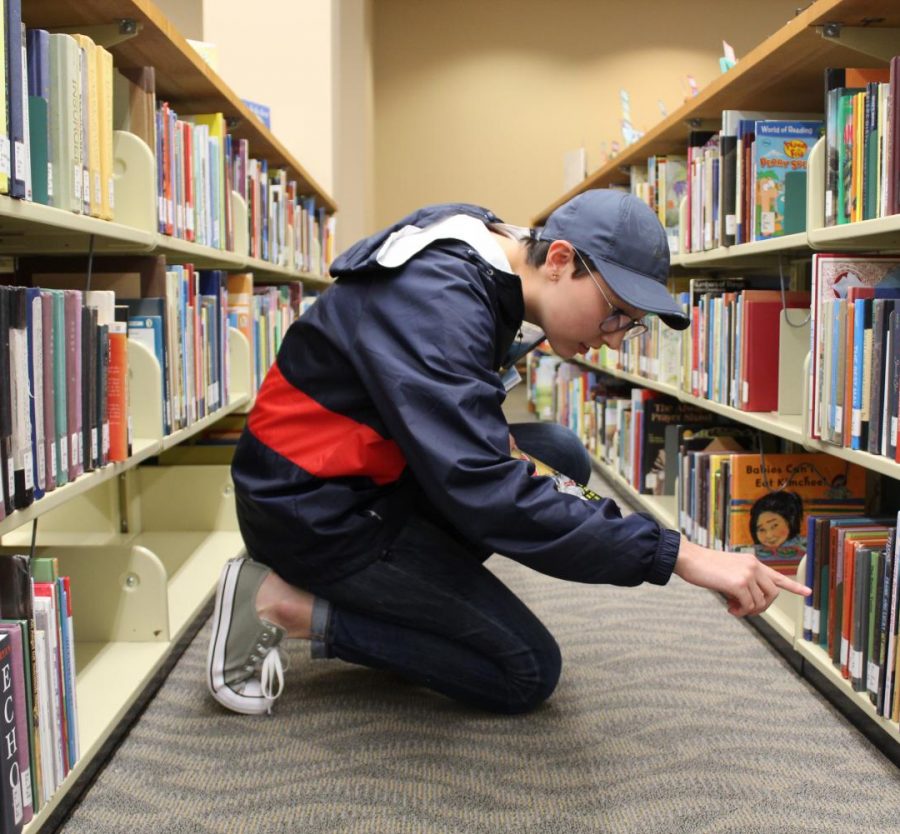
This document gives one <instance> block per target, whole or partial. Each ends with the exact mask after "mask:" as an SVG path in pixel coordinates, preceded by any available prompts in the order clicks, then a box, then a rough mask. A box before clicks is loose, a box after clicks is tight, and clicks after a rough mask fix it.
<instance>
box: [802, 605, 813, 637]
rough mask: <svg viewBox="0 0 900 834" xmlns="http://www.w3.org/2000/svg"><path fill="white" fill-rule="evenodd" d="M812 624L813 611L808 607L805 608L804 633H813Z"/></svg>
mask: <svg viewBox="0 0 900 834" xmlns="http://www.w3.org/2000/svg"><path fill="white" fill-rule="evenodd" d="M812 622H813V609H812V608H811V607H810V606H808V605H804V606H803V630H804V631H812Z"/></svg>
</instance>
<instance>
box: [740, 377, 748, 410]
mask: <svg viewBox="0 0 900 834" xmlns="http://www.w3.org/2000/svg"><path fill="white" fill-rule="evenodd" d="M749 401H750V383H749V382H747V380H746V379H745V380H744V381H743V382H742V383H741V404H743V403H746V402H749Z"/></svg>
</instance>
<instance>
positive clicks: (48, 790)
mask: <svg viewBox="0 0 900 834" xmlns="http://www.w3.org/2000/svg"><path fill="white" fill-rule="evenodd" d="M0 700H2V704H3V709H2V710H0V737H2V739H3V744H2V745H0V832H3V834H16V832H20V831H21V830H22V828H23V826H24V825H26V824H27V823H28V822H30V821H31V819H32V818H33V816H34V815H35V814H36V813H37V812H38V811H40V809H41V808H42V807H43V806H44V805H45V804H46V803H47V802H49V801H50V800H51V799H52V797H53V794H54V793H55V792H56V790H57V788H58V787H59V786H60V785H61V784H62V782H63V780H64V779H65V778H66V776H67V775H68V774H69V771H70V770H71V769H72V768H73V767H74V766H75V763H76V762H77V761H78V757H79V755H80V743H79V737H78V705H77V695H76V686H75V636H74V622H73V617H72V588H71V586H70V582H69V578H68V577H66V576H60V575H59V565H58V563H57V561H56V559H54V558H50V557H42V558H35V559H31V558H29V557H28V556H25V555H21V554H12V555H0Z"/></svg>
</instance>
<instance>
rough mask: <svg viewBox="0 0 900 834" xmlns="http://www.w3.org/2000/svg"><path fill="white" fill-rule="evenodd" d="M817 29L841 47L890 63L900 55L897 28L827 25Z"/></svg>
mask: <svg viewBox="0 0 900 834" xmlns="http://www.w3.org/2000/svg"><path fill="white" fill-rule="evenodd" d="M873 22H874V21H873ZM816 29H817V30H818V32H819V34H820V35H821V36H822V37H823V38H825V39H826V40H833V41H835V42H836V43H838V44H840V46H846V47H847V48H849V49H855V50H856V51H857V52H861V53H863V54H864V55H870V56H871V57H873V58H881V59H882V60H884V61H889V60H890V59H891V58H893V57H894V56H895V55H900V29H898V28H896V27H887V26H885V27H877V26H845V25H844V24H843V23H826V24H825V25H824V26H817V27H816Z"/></svg>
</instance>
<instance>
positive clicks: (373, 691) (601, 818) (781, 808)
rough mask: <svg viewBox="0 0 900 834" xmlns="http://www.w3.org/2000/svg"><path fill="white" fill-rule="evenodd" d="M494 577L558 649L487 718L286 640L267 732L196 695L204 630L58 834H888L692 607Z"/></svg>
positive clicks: (761, 669) (789, 706)
mask: <svg viewBox="0 0 900 834" xmlns="http://www.w3.org/2000/svg"><path fill="white" fill-rule="evenodd" d="M491 562H492V563H496V564H494V565H493V567H494V568H495V570H496V571H497V573H498V574H499V575H500V576H501V577H502V578H503V579H504V580H505V581H507V582H508V583H509V584H510V585H511V586H512V587H513V588H514V589H515V590H516V591H517V592H518V593H519V594H520V595H521V596H522V597H523V599H525V600H526V601H527V602H528V603H529V604H531V605H532V606H533V608H534V610H535V611H536V612H537V613H538V614H539V616H541V617H542V619H543V620H544V621H545V622H546V623H547V624H548V625H549V626H550V628H551V630H552V631H553V632H554V634H555V635H556V636H557V639H558V640H559V642H560V645H561V647H562V650H563V656H564V662H565V666H564V670H563V677H562V680H561V682H560V685H559V688H558V690H557V691H556V693H555V694H554V696H553V697H552V698H551V700H550V701H549V702H548V703H547V704H546V705H545V706H544V707H543V708H542V709H540V710H539V711H538V712H536V713H534V714H532V715H530V716H524V717H521V716H520V717H513V718H497V717H493V716H487V715H482V714H479V713H476V712H472V711H470V710H467V709H463V708H460V707H458V706H456V705H454V704H453V703H450V702H449V701H446V700H444V699H442V698H441V697H439V696H436V695H432V694H430V693H428V692H426V691H424V690H420V689H417V688H413V687H411V686H409V685H407V684H405V683H404V682H402V681H400V680H398V679H396V678H395V677H393V676H391V675H389V674H384V673H379V672H372V671H368V670H364V669H359V668H354V667H352V666H349V665H347V664H344V663H342V662H340V661H315V662H313V661H311V660H309V659H308V656H307V653H306V651H305V644H303V643H300V642H296V643H294V644H292V647H291V648H292V652H291V658H290V660H291V668H290V670H289V672H288V688H287V691H286V693H285V694H284V696H283V697H282V698H281V700H280V701H279V703H278V705H277V712H276V714H275V716H273V717H271V718H250V717H243V716H238V715H232V714H227V713H226V712H225V711H223V710H222V709H220V708H219V707H218V705H216V704H215V702H213V700H212V699H211V698H210V696H209V695H208V694H207V692H206V688H205V685H204V666H205V652H206V645H207V639H208V634H209V625H208V624H207V625H206V626H205V627H204V628H203V629H202V630H201V632H200V634H199V635H198V637H197V639H196V640H195V641H194V642H193V643H192V645H191V646H190V647H189V649H188V650H187V652H186V653H185V654H184V655H183V657H182V659H181V660H180V661H179V663H178V664H177V666H176V667H175V669H174V671H173V672H172V674H171V676H170V677H169V679H168V681H167V682H166V684H165V685H164V686H163V688H162V689H161V690H160V692H159V694H158V695H157V697H156V699H155V700H154V701H153V702H152V703H151V704H150V706H149V708H148V709H147V711H146V712H145V713H144V715H143V717H142V718H141V720H140V721H139V722H138V723H137V724H136V725H135V727H134V728H133V730H132V732H131V734H130V736H129V737H128V738H127V739H126V740H125V742H124V743H123V744H122V746H121V747H120V748H119V750H118V751H117V753H116V755H115V756H114V757H113V758H112V760H111V761H110V763H109V765H108V766H107V767H106V769H105V770H104V771H103V772H102V773H101V775H100V777H99V779H98V781H97V783H96V784H95V785H94V787H93V788H92V789H91V790H90V791H89V792H88V794H87V795H86V797H85V799H84V801H83V802H82V804H81V805H80V806H79V807H78V808H77V809H76V810H75V812H74V813H73V815H72V817H71V819H70V820H69V822H68V823H67V824H66V825H65V826H64V828H63V829H62V830H64V831H65V832H66V834H81V833H82V832H83V833H84V834H106V832H108V833H109V834H121V833H122V832H129V834H143V833H144V832H146V834H151V832H153V834H157V832H160V831H164V832H235V831H242V832H288V831H291V832H305V833H306V832H308V833H309V834H312V832H348V833H349V832H391V834H394V832H396V833H397V834H400V832H416V833H417V834H418V832H472V834H474V833H475V832H484V834H495V833H496V832H516V834H525V833H526V832H535V833H537V832H541V834H551V832H553V834H556V832H558V834H574V833H575V832H644V833H645V834H646V832H667V833H668V832H709V834H712V832H735V833H736V834H737V833H738V832H739V833H740V834H750V832H801V831H804V832H808V831H816V832H826V831H829V832H830V831H834V832H841V834H847V832H861V834H862V833H863V832H864V833H865V834H873V832H890V831H900V818H898V808H900V778H898V771H897V769H896V768H895V767H894V766H893V765H892V764H891V763H890V762H888V761H887V760H886V759H885V758H884V757H883V756H882V755H881V754H880V753H878V752H877V751H876V750H875V749H874V748H873V747H872V746H871V745H870V744H869V742H867V741H866V740H865V739H864V738H863V737H862V736H861V735H860V734H859V732H858V731H857V730H855V729H854V728H852V727H850V726H849V725H848V724H847V723H846V722H845V721H844V719H843V718H841V717H840V716H839V715H838V714H837V713H836V712H835V711H834V710H833V709H832V708H831V707H830V706H829V705H828V704H827V703H825V702H824V701H823V700H822V699H821V698H820V697H819V696H818V695H817V694H816V693H815V692H814V691H813V690H812V689H810V688H809V686H808V685H807V684H806V683H804V682H803V681H801V680H799V679H798V678H797V676H796V675H795V674H794V673H793V672H792V671H791V670H790V669H789V668H788V667H787V666H786V664H785V663H784V662H783V661H782V660H781V659H780V658H779V657H778V656H777V655H775V654H773V652H772V651H771V649H770V648H769V647H768V646H767V645H766V644H765V643H764V642H763V641H762V640H761V639H760V638H759V637H758V636H757V634H756V633H755V632H754V631H753V630H752V629H750V628H749V627H748V626H746V625H745V624H744V623H741V622H738V621H735V620H734V619H732V618H731V617H729V616H728V615H727V614H726V613H725V610H724V607H723V605H722V603H721V602H720V601H719V600H718V599H717V598H716V597H714V596H713V595H711V594H710V593H708V592H706V591H702V590H699V589H696V588H694V587H692V586H689V585H686V584H685V583H683V582H681V581H680V580H678V579H677V578H676V579H673V581H672V583H671V584H670V586H669V587H666V588H656V587H650V586H647V587H641V588H637V589H617V588H610V587H599V588H593V587H587V586H575V585H568V584H565V583H562V582H558V581H554V580H549V579H546V578H544V577H541V576H539V575H537V574H534V573H531V572H529V571H527V570H526V569H523V568H521V567H520V566H518V565H516V564H514V563H511V562H509V561H507V560H504V559H500V558H499V557H495V558H494V559H492V560H491Z"/></svg>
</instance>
